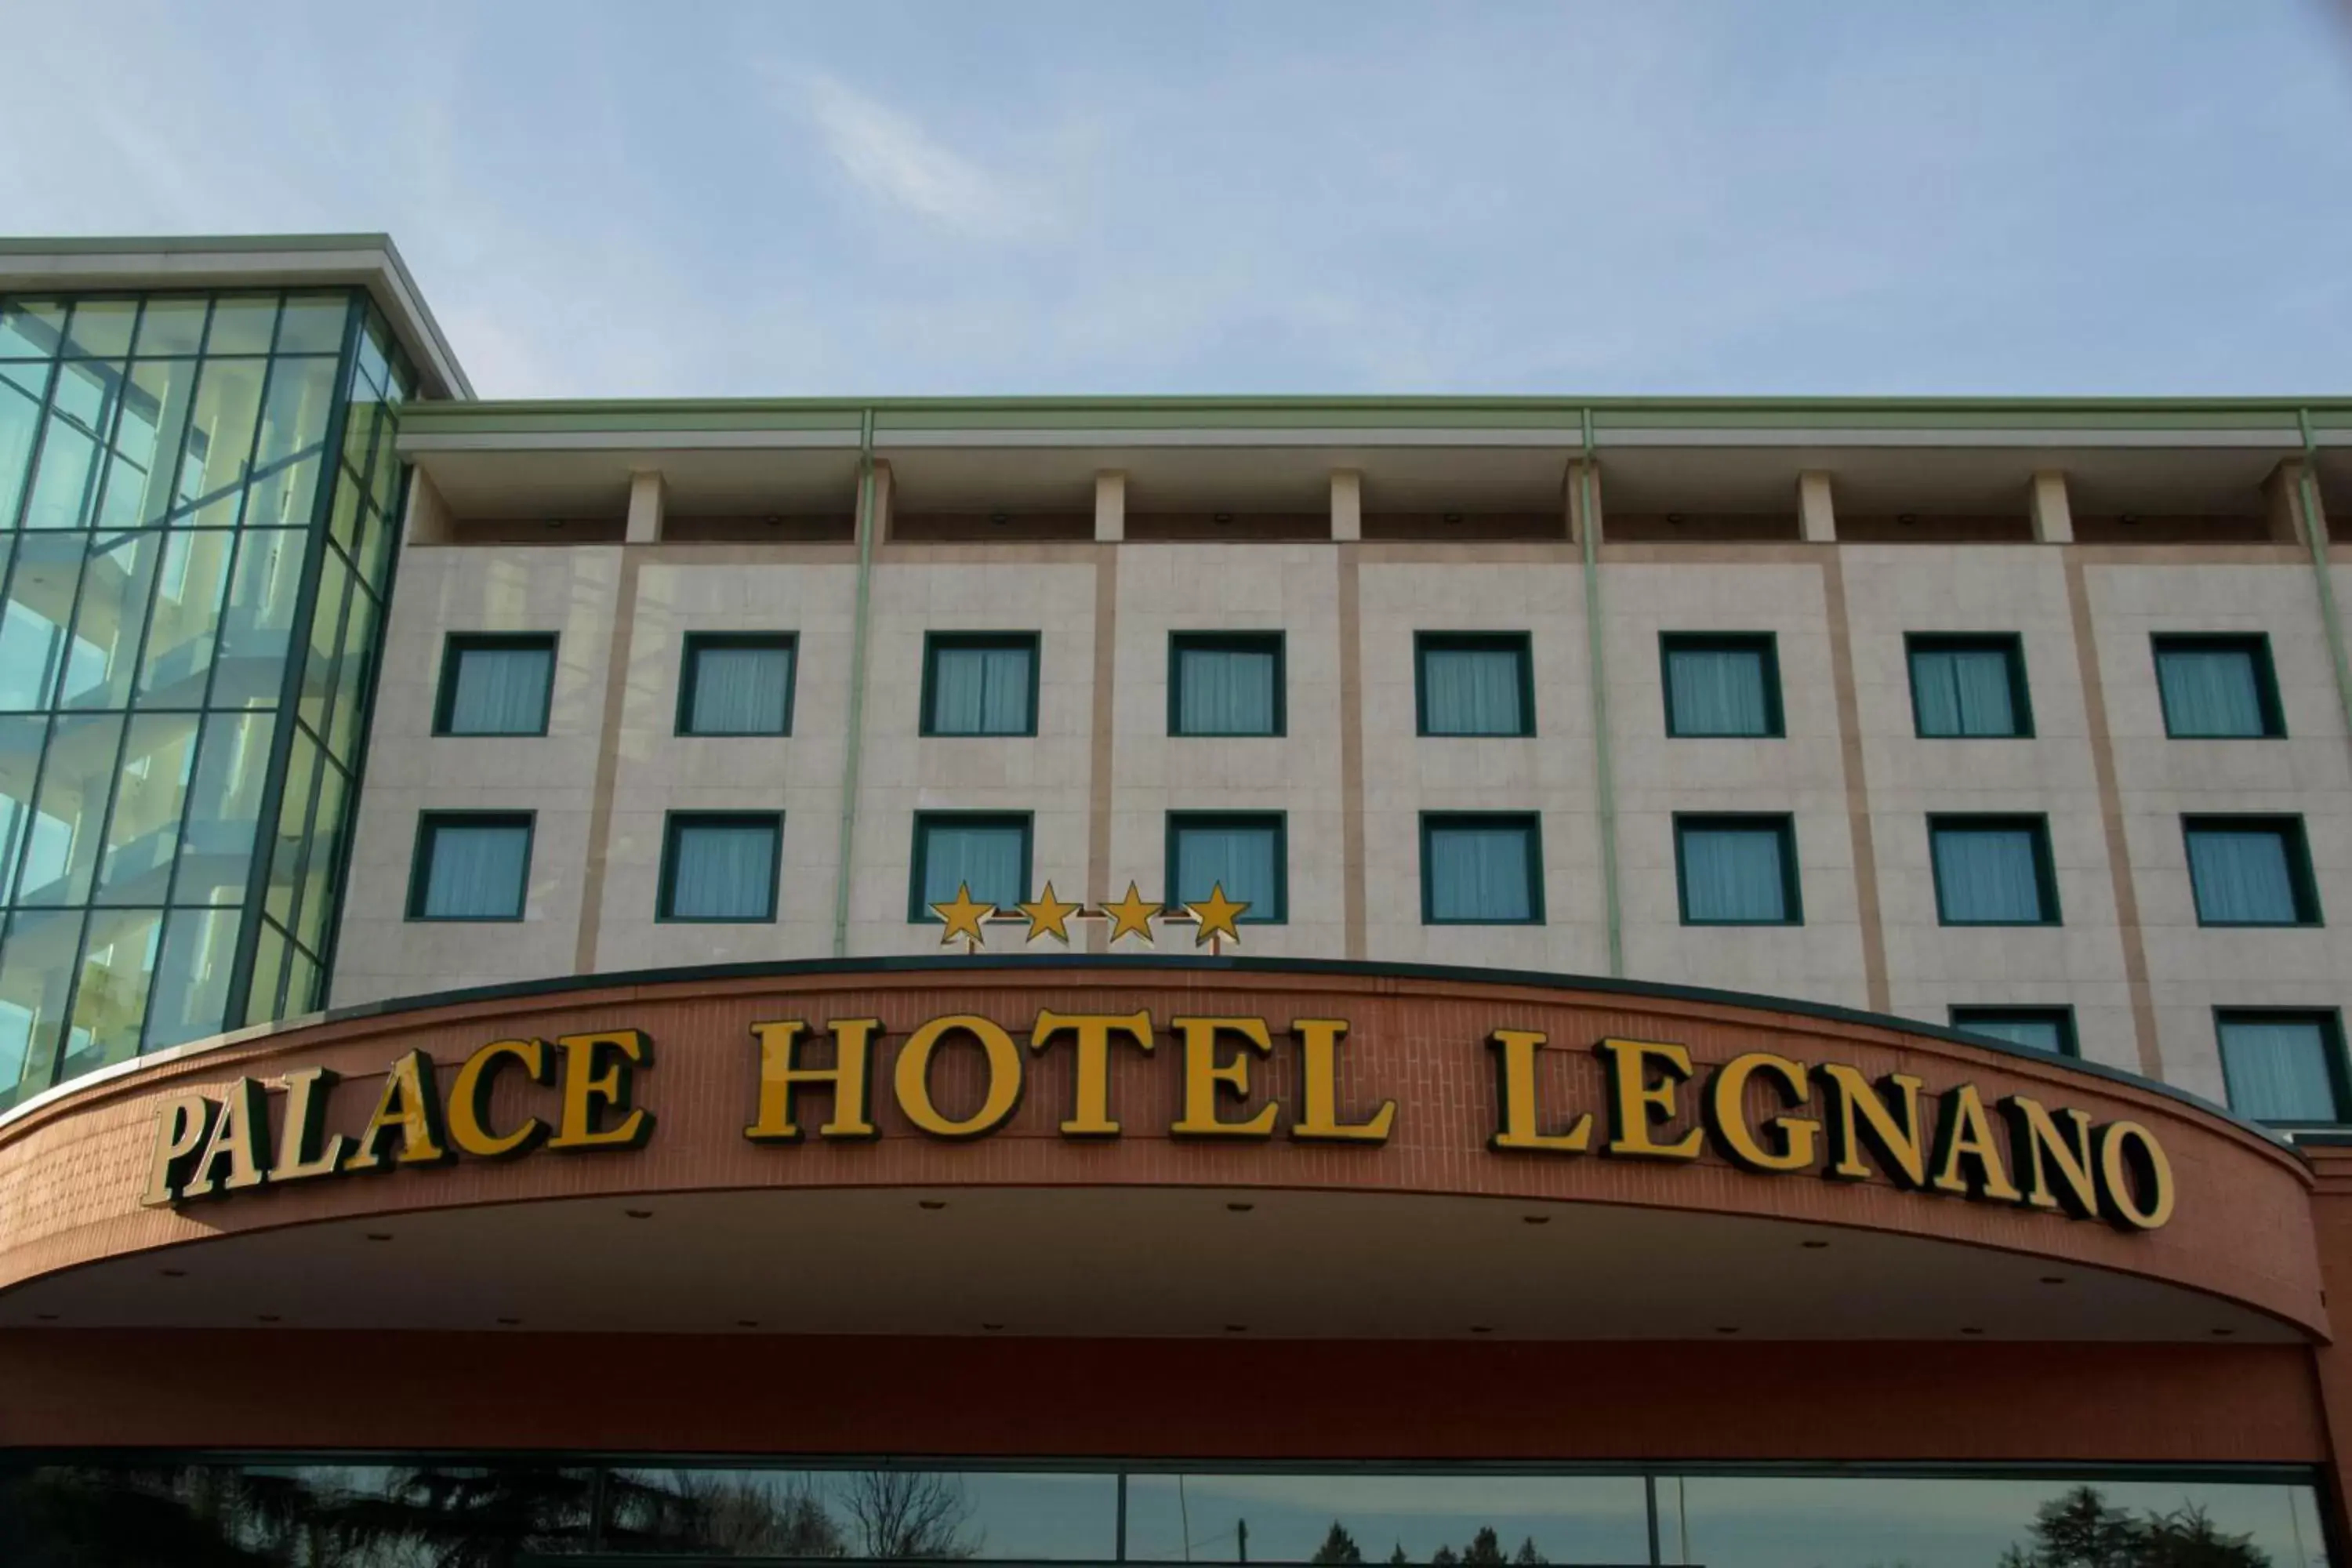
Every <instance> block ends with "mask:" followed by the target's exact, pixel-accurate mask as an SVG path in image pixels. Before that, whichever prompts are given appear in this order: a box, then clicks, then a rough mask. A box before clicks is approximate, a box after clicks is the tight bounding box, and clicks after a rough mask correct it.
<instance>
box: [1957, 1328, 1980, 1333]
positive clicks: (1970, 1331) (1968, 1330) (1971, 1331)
mask: <svg viewBox="0 0 2352 1568" xmlns="http://www.w3.org/2000/svg"><path fill="white" fill-rule="evenodd" d="M1960 1332H1962V1333H1964V1334H1980V1333H1983V1332H1984V1331H1983V1330H1982V1329H1962V1330H1961V1331H1960Z"/></svg>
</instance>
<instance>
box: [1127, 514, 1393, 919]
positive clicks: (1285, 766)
mask: <svg viewBox="0 0 2352 1568" xmlns="http://www.w3.org/2000/svg"><path fill="white" fill-rule="evenodd" d="M1179 631H1279V632H1281V633H1282V634H1283V664H1284V673H1285V680H1286V689H1285V692H1284V710H1285V714H1284V717H1285V721H1286V722H1285V730H1286V733H1284V734H1282V735H1280V736H1268V737H1242V738H1228V737H1213V736H1171V735H1170V734H1169V733H1168V658H1169V637H1170V635H1171V633H1173V632H1179ZM1113 668H1114V671H1115V675H1114V679H1115V680H1116V682H1117V685H1116V691H1117V701H1116V703H1115V705H1114V708H1113V716H1112V738H1113V739H1112V774H1111V777H1112V787H1111V835H1110V877H1109V886H1110V891H1111V893H1112V894H1113V896H1117V895H1118V894H1119V893H1123V892H1125V891H1126V889H1127V885H1128V883H1129V881H1133V882H1134V883H1135V884H1136V885H1137V886H1138V887H1139V889H1141V890H1142V891H1143V892H1144V893H1145V894H1146V895H1147V896H1150V897H1154V898H1160V897H1166V896H1168V895H1169V894H1170V893H1171V891H1172V889H1170V888H1169V887H1168V886H1167V885H1166V884H1167V881H1168V867H1167V855H1168V850H1167V841H1168V814H1169V813H1170V812H1171V811H1179V812H1200V811H1213V812H1280V813H1282V814H1283V818H1284V831H1285V836H1286V840H1287V848H1288V855H1289V909H1288V910H1287V916H1288V918H1287V920H1286V921H1285V922H1284V923H1283V924H1281V925H1264V924H1251V925H1246V926H1244V938H1243V942H1242V948H1241V951H1242V952H1246V953H1251V954H1255V955H1264V956H1274V957H1315V958H1339V957H1342V956H1344V955H1345V953H1346V951H1347V943H1346V928H1345V902H1346V888H1345V876H1346V851H1345V848H1344V834H1343V831H1342V823H1341V816H1340V810H1341V798H1340V795H1341V792H1340V713H1339V548H1338V547H1337V546H1335V545H1332V544H1328V543H1320V542H1315V543H1296V544H1273V543H1249V544H1135V543H1129V544H1123V545H1121V546H1120V547H1119V560H1118V640H1117V644H1116V647H1115V650H1114V663H1113ZM1160 931H1161V934H1160V943H1161V945H1162V946H1163V947H1166V948H1169V949H1171V951H1189V950H1190V947H1191V945H1192V944H1191V938H1190V936H1189V934H1188V933H1187V931H1186V929H1185V928H1183V927H1180V926H1163V927H1162V928H1160ZM1123 945H1132V943H1131V942H1129V943H1127V944H1123Z"/></svg>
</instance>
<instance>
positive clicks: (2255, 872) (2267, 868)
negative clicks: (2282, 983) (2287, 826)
mask: <svg viewBox="0 0 2352 1568" xmlns="http://www.w3.org/2000/svg"><path fill="white" fill-rule="evenodd" d="M2189 884H2190V886H2191V887H2192V888H2193V889H2195V890H2196V895H2197V918H2198V919H2199V920H2200V921H2204V922H2205V923H2206V924H2207V925H2294V923H2295V922H2296V921H2299V920H2300V919H2302V913H2303V912H2302V910H2300V909H2299V908H2298V907H2297V900H2296V899H2295V896H2294V869H2293V862H2292V861H2291V860H2290V859H2289V858H2288V856H2287V834H2286V831H2285V830H2284V828H2276V827H2243V828H2236V827H2231V828H2223V827H2197V828H2191V829H2190V830H2189Z"/></svg>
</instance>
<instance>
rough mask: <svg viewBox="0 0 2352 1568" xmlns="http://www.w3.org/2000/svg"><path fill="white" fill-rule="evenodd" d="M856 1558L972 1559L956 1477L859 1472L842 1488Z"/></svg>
mask: <svg viewBox="0 0 2352 1568" xmlns="http://www.w3.org/2000/svg"><path fill="white" fill-rule="evenodd" d="M841 1505H842V1507H843V1509H844V1510H846V1511H847V1513H848V1515H849V1519H850V1522H851V1524H852V1525H853V1526H854V1527H855V1538H856V1545H857V1555H859V1556H861V1557H887V1558H897V1559H904V1558H909V1557H977V1556H979V1555H980V1552H981V1548H982V1546H984V1545H986V1544H987V1538H986V1537H985V1536H983V1535H982V1534H981V1533H980V1532H979V1531H974V1530H971V1529H970V1528H969V1527H970V1525H971V1514H972V1505H971V1499H969V1498H967V1497H965V1496H964V1490H963V1481H962V1479H961V1478H960V1477H957V1476H953V1475H942V1474H940V1473H938V1472H935V1471H929V1470H859V1471H857V1472H856V1473H855V1474H853V1475H852V1476H850V1477H849V1478H848V1479H847V1481H846V1483H845V1485H844V1486H843V1488H842V1498H841Z"/></svg>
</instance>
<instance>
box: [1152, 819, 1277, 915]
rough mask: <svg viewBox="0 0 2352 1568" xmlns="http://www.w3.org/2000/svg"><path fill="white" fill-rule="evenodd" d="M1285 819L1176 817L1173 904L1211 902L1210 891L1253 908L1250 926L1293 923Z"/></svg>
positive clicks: (1171, 855) (1172, 827)
mask: <svg viewBox="0 0 2352 1568" xmlns="http://www.w3.org/2000/svg"><path fill="white" fill-rule="evenodd" d="M1284 838H1285V831H1284V826H1283V821H1282V818H1281V817H1279V816H1185V815H1182V814H1180V813H1171V814H1170V816H1169V818H1168V887H1169V900H1170V902H1171V903H1174V904H1197V903H1203V902H1206V901H1207V900H1208V897H1209V893H1210V890H1211V889H1215V888H1223V889H1224V890H1225V897H1226V898H1228V899H1231V900H1234V902H1235V903H1241V904H1247V905H1248V906H1249V910H1248V912H1247V913H1245V914H1244V915H1243V916H1242V917H1241V919H1242V921H1244V923H1249V924H1266V923H1279V922H1281V921H1284V920H1286V919H1287V918H1288V914H1289V911H1288V910H1287V909H1286V901H1287V894H1288V889H1287V887H1286V881H1287V876H1286V872H1287V868H1286V865H1285V864H1284V858H1285V856H1286V853H1287V850H1286V846H1285V844H1284Z"/></svg>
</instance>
